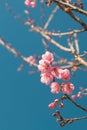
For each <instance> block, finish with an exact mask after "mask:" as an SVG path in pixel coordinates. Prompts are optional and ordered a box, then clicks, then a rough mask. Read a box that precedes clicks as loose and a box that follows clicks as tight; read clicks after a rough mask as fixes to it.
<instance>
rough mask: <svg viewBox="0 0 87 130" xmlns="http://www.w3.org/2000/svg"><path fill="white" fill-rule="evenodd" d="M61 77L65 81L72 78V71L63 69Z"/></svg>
mask: <svg viewBox="0 0 87 130" xmlns="http://www.w3.org/2000/svg"><path fill="white" fill-rule="evenodd" d="M60 73H61V77H62V79H63V80H64V81H67V80H69V79H70V71H69V70H68V69H64V70H61V72H60Z"/></svg>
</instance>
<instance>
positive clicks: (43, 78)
mask: <svg viewBox="0 0 87 130" xmlns="http://www.w3.org/2000/svg"><path fill="white" fill-rule="evenodd" d="M52 80H53V76H52V75H51V74H50V73H49V72H46V73H41V82H42V83H45V84H46V85H48V84H50V82H51V81H52Z"/></svg>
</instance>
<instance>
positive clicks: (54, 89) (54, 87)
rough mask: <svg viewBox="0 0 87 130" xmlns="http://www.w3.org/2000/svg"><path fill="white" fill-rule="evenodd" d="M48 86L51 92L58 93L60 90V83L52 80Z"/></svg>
mask: <svg viewBox="0 0 87 130" xmlns="http://www.w3.org/2000/svg"><path fill="white" fill-rule="evenodd" d="M50 88H51V92H52V93H55V94H58V93H59V92H60V85H59V84H58V83H57V82H52V83H51V85H50Z"/></svg>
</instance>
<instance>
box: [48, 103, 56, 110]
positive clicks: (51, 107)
mask: <svg viewBox="0 0 87 130" xmlns="http://www.w3.org/2000/svg"><path fill="white" fill-rule="evenodd" d="M55 106H56V105H55V103H54V102H52V103H50V104H49V105H48V107H49V108H50V109H53V108H55Z"/></svg>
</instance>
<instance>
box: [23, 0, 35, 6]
mask: <svg viewBox="0 0 87 130" xmlns="http://www.w3.org/2000/svg"><path fill="white" fill-rule="evenodd" d="M24 3H25V5H26V6H28V7H32V8H35V7H36V0H25V2H24Z"/></svg>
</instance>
